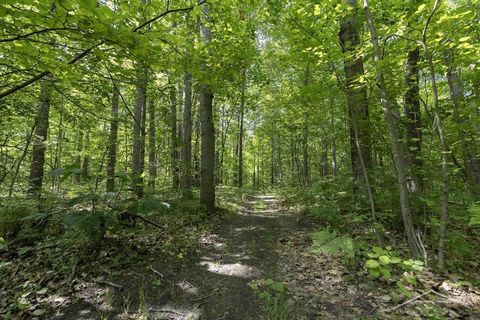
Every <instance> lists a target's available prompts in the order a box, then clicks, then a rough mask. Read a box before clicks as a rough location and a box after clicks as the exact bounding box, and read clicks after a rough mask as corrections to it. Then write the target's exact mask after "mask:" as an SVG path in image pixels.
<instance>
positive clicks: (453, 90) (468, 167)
mask: <svg viewBox="0 0 480 320" xmlns="http://www.w3.org/2000/svg"><path fill="white" fill-rule="evenodd" d="M453 54H454V53H453V50H452V49H450V50H448V51H446V52H445V63H446V65H447V67H448V70H447V80H448V87H449V90H450V99H451V100H452V105H453V117H454V120H455V123H456V125H457V128H458V140H459V141H460V148H461V153H462V160H463V166H464V168H465V169H464V170H465V175H466V177H467V181H468V183H469V185H470V187H471V188H472V189H473V191H474V193H476V194H479V193H480V168H479V167H478V163H479V161H480V160H479V159H478V157H477V156H476V155H475V149H474V148H475V143H474V142H473V143H472V141H468V138H467V131H466V130H465V129H464V127H465V117H464V116H462V109H464V106H465V101H464V97H463V88H462V82H461V80H460V70H459V68H456V67H455V66H454V56H453ZM477 134H478V133H477Z"/></svg>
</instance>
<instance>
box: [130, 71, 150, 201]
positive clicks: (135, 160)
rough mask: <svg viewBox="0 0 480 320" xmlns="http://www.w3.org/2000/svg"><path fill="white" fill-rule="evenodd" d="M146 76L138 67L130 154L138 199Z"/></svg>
mask: <svg viewBox="0 0 480 320" xmlns="http://www.w3.org/2000/svg"><path fill="white" fill-rule="evenodd" d="M146 95H147V74H146V70H145V69H144V67H143V66H138V69H137V81H136V99H135V110H134V113H133V120H134V123H133V132H132V139H133V152H132V182H133V185H132V189H133V191H134V193H135V195H136V196H137V197H138V198H142V197H143V194H144V191H143V177H142V175H143V168H142V145H143V141H142V140H143V134H142V130H143V129H142V119H143V110H144V108H145V107H146Z"/></svg>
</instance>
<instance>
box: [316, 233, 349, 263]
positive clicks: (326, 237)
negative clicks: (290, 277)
mask: <svg viewBox="0 0 480 320" xmlns="http://www.w3.org/2000/svg"><path fill="white" fill-rule="evenodd" d="M312 240H313V244H312V249H311V251H312V252H314V253H330V254H332V253H343V254H345V255H346V256H347V257H348V258H353V257H354V255H355V250H354V249H353V241H352V238H350V237H346V236H338V235H337V233H336V232H335V231H333V232H331V231H329V230H317V231H315V232H314V233H313V234H312Z"/></svg>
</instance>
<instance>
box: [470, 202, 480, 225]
mask: <svg viewBox="0 0 480 320" xmlns="http://www.w3.org/2000/svg"><path fill="white" fill-rule="evenodd" d="M468 213H470V225H471V226H480V205H477V204H475V205H472V206H470V207H469V208H468Z"/></svg>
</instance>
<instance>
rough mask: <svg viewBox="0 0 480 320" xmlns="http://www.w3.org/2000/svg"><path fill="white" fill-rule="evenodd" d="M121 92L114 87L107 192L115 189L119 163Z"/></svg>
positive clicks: (108, 152)
mask: <svg viewBox="0 0 480 320" xmlns="http://www.w3.org/2000/svg"><path fill="white" fill-rule="evenodd" d="M119 98H120V94H119V92H118V90H117V89H116V88H115V86H114V88H113V94H112V111H111V113H112V114H111V117H112V120H111V121H110V135H109V137H108V151H107V182H106V190H107V192H113V191H115V165H116V163H117V140H118V102H119Z"/></svg>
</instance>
